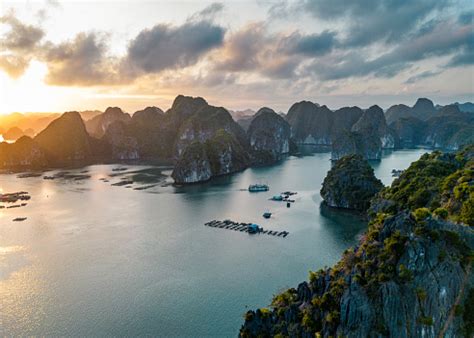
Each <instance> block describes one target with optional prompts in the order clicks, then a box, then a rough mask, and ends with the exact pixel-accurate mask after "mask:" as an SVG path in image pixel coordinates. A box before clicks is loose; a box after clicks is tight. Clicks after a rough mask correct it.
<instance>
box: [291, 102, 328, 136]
mask: <svg viewBox="0 0 474 338" xmlns="http://www.w3.org/2000/svg"><path fill="white" fill-rule="evenodd" d="M286 119H287V121H288V123H289V124H290V126H291V130H292V137H293V139H294V140H295V142H296V143H298V144H312V145H330V144H331V128H332V125H333V113H332V111H330V110H329V108H328V107H326V106H319V105H318V104H315V103H313V102H310V101H301V102H297V103H295V104H293V105H292V106H291V108H290V109H289V110H288V114H287V116H286Z"/></svg>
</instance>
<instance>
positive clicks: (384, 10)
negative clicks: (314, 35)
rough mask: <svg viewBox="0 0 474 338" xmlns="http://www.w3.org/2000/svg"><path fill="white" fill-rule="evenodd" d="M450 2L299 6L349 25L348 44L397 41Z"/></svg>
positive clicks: (309, 0) (318, 0)
mask: <svg viewBox="0 0 474 338" xmlns="http://www.w3.org/2000/svg"><path fill="white" fill-rule="evenodd" d="M448 5H449V2H448V0H419V1H393V0H360V1H345V0H332V1H324V0H303V1H301V2H300V3H299V7H300V8H301V9H302V10H304V11H305V12H307V13H310V14H312V15H313V16H314V17H316V18H318V19H321V20H339V21H341V22H343V23H345V24H346V27H345V28H346V35H347V36H346V39H345V41H344V43H345V44H346V45H347V46H352V47H357V46H367V45H370V44H372V43H375V42H378V41H383V42H389V43H393V42H397V41H400V40H402V39H403V38H405V37H406V35H407V34H408V33H410V31H411V30H412V29H415V28H416V27H417V26H418V25H419V24H421V23H422V22H423V20H425V19H426V18H428V17H429V15H430V14H432V13H433V12H435V11H437V10H441V9H443V8H445V7H446V6H448Z"/></svg>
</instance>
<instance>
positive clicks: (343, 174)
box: [321, 155, 383, 212]
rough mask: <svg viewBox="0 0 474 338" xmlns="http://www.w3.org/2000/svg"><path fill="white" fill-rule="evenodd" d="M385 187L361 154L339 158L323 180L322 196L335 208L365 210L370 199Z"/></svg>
mask: <svg viewBox="0 0 474 338" xmlns="http://www.w3.org/2000/svg"><path fill="white" fill-rule="evenodd" d="M382 188H383V184H382V182H381V181H380V180H379V179H377V178H376V177H375V175H374V170H373V169H372V167H371V166H370V165H369V163H367V161H366V160H364V159H363V158H362V156H360V155H349V156H345V157H343V158H341V159H340V160H338V161H337V162H336V163H335V164H334V165H333V167H332V168H331V170H329V172H328V174H327V176H326V178H325V179H324V181H323V187H322V189H321V196H322V198H323V200H324V202H325V203H326V204H327V205H329V206H330V207H333V208H344V209H352V210H357V211H361V212H365V211H366V210H367V209H368V208H369V206H370V200H371V199H372V197H374V195H375V194H376V193H378V192H379V191H380V190H381V189H382Z"/></svg>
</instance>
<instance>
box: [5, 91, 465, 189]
mask: <svg viewBox="0 0 474 338" xmlns="http://www.w3.org/2000/svg"><path fill="white" fill-rule="evenodd" d="M465 107H467V108H469V107H470V106H469V105H468V104H463V105H460V104H453V105H448V106H444V107H440V106H438V107H435V106H434V104H433V102H432V101H430V100H428V99H425V98H420V99H418V101H417V102H416V103H415V105H414V106H413V107H408V106H404V105H396V106H392V107H390V108H389V109H388V110H387V111H386V112H384V111H383V110H382V109H381V108H380V107H378V106H376V105H374V106H372V107H370V108H369V109H366V110H363V109H361V108H358V107H345V108H341V109H338V110H335V111H332V110H330V109H329V108H328V107H326V106H320V105H319V104H316V103H313V102H309V101H301V102H298V103H295V104H293V105H292V106H291V108H290V109H289V111H288V113H287V114H286V115H285V114H282V113H276V112H275V111H273V110H272V109H270V108H266V107H264V108H261V109H260V110H258V111H257V112H256V113H254V112H253V111H251V110H247V111H242V112H232V114H233V115H234V116H235V117H237V118H239V119H238V120H237V121H236V120H234V118H233V116H232V114H231V113H230V112H229V111H228V110H227V109H225V108H223V107H215V106H212V105H209V104H208V103H207V101H206V100H205V99H203V98H200V97H189V96H183V95H179V96H177V97H176V98H175V100H174V102H173V104H172V106H171V108H170V109H168V110H167V111H166V112H164V111H163V110H161V109H160V108H158V107H147V108H145V109H143V110H140V111H137V112H135V113H134V114H133V115H130V114H128V113H125V112H123V111H122V109H120V108H119V107H109V108H107V109H106V110H105V111H104V112H100V111H88V112H81V113H79V112H67V113H64V114H62V115H60V116H57V115H54V114H53V115H46V116H44V117H41V116H39V114H33V115H25V116H19V115H18V114H15V118H16V119H17V121H19V122H18V123H19V126H21V127H22V128H25V131H23V130H22V129H21V128H20V127H18V126H14V125H12V121H14V120H15V119H14V118H13V117H11V118H10V122H9V123H10V124H9V125H8V126H9V127H10V128H9V129H8V130H7V131H4V133H5V134H4V135H5V136H10V138H11V139H12V140H15V142H3V143H1V144H0V168H2V169H10V170H19V171H21V170H32V169H43V168H51V167H62V166H71V165H86V164H92V163H114V162H124V161H134V162H141V163H163V162H165V163H169V164H174V171H173V174H172V177H173V178H174V180H175V182H176V183H179V184H189V183H197V182H203V181H207V180H209V179H211V178H212V177H215V176H221V175H227V174H230V173H233V172H237V171H240V170H243V169H245V168H247V167H249V166H258V165H268V164H272V163H275V162H277V161H279V160H281V159H283V158H284V157H285V156H286V155H287V154H294V153H298V152H299V148H300V147H301V146H304V145H310V146H315V147H322V148H323V149H325V150H327V151H331V158H332V159H333V160H337V159H339V158H341V157H343V156H345V155H348V154H358V155H360V156H362V158H364V159H368V160H379V159H380V158H381V154H382V150H383V149H401V148H411V147H419V146H421V147H428V148H432V149H445V150H451V151H454V150H457V149H460V148H462V146H463V145H466V144H469V143H472V142H474V114H473V113H472V112H465V111H462V110H461V109H464V108H465ZM20 115H21V114H20ZM28 121H30V122H28ZM38 127H41V128H43V127H44V128H43V129H42V130H40V131H39V132H36V131H35V129H33V128H38Z"/></svg>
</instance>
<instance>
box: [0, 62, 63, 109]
mask: <svg viewBox="0 0 474 338" xmlns="http://www.w3.org/2000/svg"><path fill="white" fill-rule="evenodd" d="M47 71H48V70H47V67H46V65H45V64H44V63H41V62H38V61H32V62H31V63H30V65H29V67H28V69H27V70H26V71H25V73H24V74H23V75H21V76H20V77H19V78H17V79H12V78H10V77H9V76H8V75H7V74H5V73H3V72H0V113H2V114H6V113H12V112H52V111H58V110H60V109H61V107H63V106H64V104H65V98H66V97H67V96H68V94H70V93H68V92H69V91H70V90H71V89H70V88H61V87H53V86H48V85H47V84H45V82H44V78H45V76H46V74H47Z"/></svg>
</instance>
